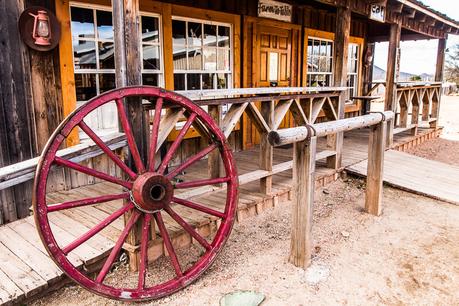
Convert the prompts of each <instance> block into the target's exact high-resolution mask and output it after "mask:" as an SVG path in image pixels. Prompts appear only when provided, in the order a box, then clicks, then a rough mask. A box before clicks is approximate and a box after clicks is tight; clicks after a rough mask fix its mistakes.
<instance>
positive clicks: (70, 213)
mask: <svg viewBox="0 0 459 306" xmlns="http://www.w3.org/2000/svg"><path fill="white" fill-rule="evenodd" d="M437 135H438V130H434V129H430V128H421V129H420V130H419V134H418V135H417V136H412V135H411V134H410V133H409V132H406V133H400V134H398V135H395V143H394V148H398V149H400V150H402V149H403V148H404V147H410V146H412V145H416V144H419V143H420V142H422V141H424V140H427V139H429V138H433V137H436V136H437ZM367 143H368V142H367V130H365V129H362V130H357V131H353V132H348V133H346V134H345V137H344V151H343V165H342V166H343V167H342V168H341V169H338V170H334V169H330V168H327V167H326V163H325V160H324V157H325V156H327V154H326V152H327V151H326V150H325V148H326V143H325V139H321V141H319V148H318V152H319V153H318V157H317V159H318V161H317V170H316V188H319V187H321V186H325V185H326V184H328V183H330V182H332V181H333V180H335V179H337V178H338V175H339V172H341V171H342V170H343V168H344V167H347V166H350V165H354V164H357V163H359V162H361V161H364V160H366V158H367V150H368V147H367ZM320 152H322V153H320ZM259 155H260V153H259V148H258V147H255V148H253V149H249V150H246V151H241V152H237V153H235V158H236V161H237V165H238V172H239V176H240V177H239V178H240V188H239V190H240V195H239V204H238V212H237V220H238V221H241V220H244V219H246V218H249V217H251V216H254V215H257V214H260V213H261V212H262V211H263V210H265V209H268V208H270V207H273V206H276V205H280V203H282V202H285V201H287V200H289V199H290V198H291V189H292V181H293V180H292V171H291V167H292V164H291V158H292V148H290V147H286V148H275V149H274V166H273V170H272V174H274V175H273V186H272V193H271V194H270V195H265V194H262V193H260V192H259V189H260V186H259V180H256V181H253V176H254V175H255V176H256V175H257V173H258V172H257V171H256V170H258V163H257V160H258V158H259ZM391 166H392V167H393V166H395V164H390V165H389V167H391ZM203 167H207V162H206V161H201V162H200V163H197V164H195V165H193V166H192V167H190V168H189V170H188V171H187V172H186V173H185V175H184V176H183V177H182V179H184V180H194V179H200V178H203V175H204V174H203V171H201V169H202V168H203ZM259 171H260V170H259ZM260 175H261V174H260ZM248 176H251V177H248ZM249 181H251V182H249ZM245 182H247V183H245ZM101 191H103V192H110V191H113V193H116V191H119V187H118V186H116V185H113V184H111V183H96V184H93V185H88V186H85V187H80V188H76V189H73V190H69V191H59V192H55V193H52V194H49V200H50V201H51V202H60V201H63V200H66V201H68V200H71V199H77V198H81V196H82V195H85V196H87V197H88V196H96V195H98V194H100V193H101ZM182 196H184V195H183V194H182ZM185 197H186V196H185ZM192 198H193V200H196V202H199V203H202V204H204V205H206V206H208V207H210V208H213V209H215V210H221V209H223V208H224V202H225V201H224V199H225V194H224V192H223V191H218V190H217V191H213V192H209V193H206V194H202V195H199V196H196V197H192ZM121 205H122V201H121V200H118V201H112V202H109V203H104V204H98V205H95V206H93V207H90V208H88V207H85V208H74V209H70V210H66V211H63V212H56V213H54V215H53V216H52V217H51V226H52V227H53V229H54V230H55V231H56V235H57V240H58V242H60V243H63V244H68V243H70V242H71V241H73V240H75V239H76V238H77V237H79V236H81V235H82V234H84V233H85V232H86V231H88V230H89V229H90V228H91V227H94V226H95V225H96V224H98V223H99V222H101V221H102V220H103V219H104V218H106V217H107V216H108V215H109V214H111V213H113V212H114V211H116V210H117V209H119V208H120V206H121ZM176 211H177V212H178V213H182V216H186V221H187V222H188V223H189V224H191V225H193V226H194V227H195V228H196V229H197V231H198V232H199V233H200V234H201V235H202V236H209V235H211V234H212V233H213V231H214V230H215V228H216V222H218V221H217V220H218V218H216V217H212V216H211V217H209V215H206V214H203V213H200V212H197V211H195V210H192V209H190V208H187V207H179V206H177V207H176ZM164 221H165V223H166V227H167V229H168V231H169V233H170V234H171V238H172V241H173V244H174V246H176V247H179V248H180V247H187V246H189V245H190V244H191V243H193V241H192V238H191V237H190V236H189V234H188V233H186V232H184V231H183V229H182V228H181V227H180V226H179V225H178V224H176V223H175V222H174V221H173V220H172V219H171V218H170V217H169V218H167V216H165V220H164ZM123 228H124V223H123V220H122V219H119V220H117V221H115V222H113V223H112V224H111V225H109V226H108V227H107V228H106V229H105V230H103V231H102V232H101V233H100V234H98V235H96V236H95V237H94V238H92V239H90V240H89V241H88V244H85V245H84V246H81V248H78V249H76V250H75V252H74V253H72V256H71V261H72V262H73V263H75V264H76V265H77V266H78V267H80V268H82V269H85V270H86V271H88V273H90V272H91V271H94V270H95V269H97V268H98V267H99V266H100V263H101V262H102V260H103V259H104V258H105V257H106V256H107V255H108V253H109V252H110V250H111V248H112V247H113V245H114V244H115V241H116V240H117V238H118V237H119V235H120V232H121V231H122V229H123ZM155 235H156V237H157V239H155V240H153V241H152V242H150V245H149V258H150V259H151V260H154V259H157V258H159V257H160V256H161V255H163V253H164V247H163V242H162V239H160V238H159V235H158V233H155ZM125 248H129V247H128V246H127V245H125ZM0 256H1V258H0V281H1V283H2V286H1V287H0V302H1V303H2V304H3V303H5V304H11V303H19V302H21V301H25V300H28V299H30V298H33V297H37V296H39V295H40V294H43V293H45V292H48V291H50V290H53V289H55V288H57V287H60V286H62V285H63V284H65V283H66V281H65V280H66V278H65V276H64V275H63V273H62V271H60V269H59V268H58V267H57V266H56V265H55V264H54V263H53V262H52V261H51V260H50V258H49V256H48V254H47V252H46V251H45V249H44V247H43V245H42V243H41V240H40V238H39V236H38V232H37V230H36V228H35V224H34V220H33V217H28V218H25V219H22V220H18V221H15V222H12V223H10V224H7V225H5V226H2V227H1V228H0Z"/></svg>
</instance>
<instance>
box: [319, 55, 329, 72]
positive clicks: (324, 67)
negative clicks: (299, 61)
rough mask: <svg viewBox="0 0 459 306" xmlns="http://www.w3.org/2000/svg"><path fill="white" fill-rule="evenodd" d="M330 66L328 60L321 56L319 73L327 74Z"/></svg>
mask: <svg viewBox="0 0 459 306" xmlns="http://www.w3.org/2000/svg"><path fill="white" fill-rule="evenodd" d="M327 68H328V65H327V58H326V57H324V56H321V57H320V58H319V71H320V72H327V70H328V69H327Z"/></svg>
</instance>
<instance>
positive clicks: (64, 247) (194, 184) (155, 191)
mask: <svg viewBox="0 0 459 306" xmlns="http://www.w3.org/2000/svg"><path fill="white" fill-rule="evenodd" d="M130 97H138V101H139V102H138V103H143V104H144V106H145V105H146V106H147V107H144V109H145V112H146V113H147V114H148V116H149V118H150V122H151V126H150V135H149V140H150V141H149V142H150V144H149V151H148V153H147V154H146V155H148V156H147V158H145V159H148V160H147V161H146V162H144V161H143V160H142V158H141V154H140V153H139V149H138V147H137V144H136V142H135V140H134V135H133V133H132V130H131V127H130V125H129V120H128V116H127V115H126V109H125V106H124V104H123V100H124V99H125V98H130ZM141 101H143V102H141ZM147 102H148V103H147ZM108 103H111V105H113V104H115V105H116V108H117V111H118V117H119V122H120V123H121V126H122V127H123V130H124V132H125V135H126V140H127V144H128V150H129V153H130V156H131V160H132V161H133V163H134V165H135V169H137V170H135V171H133V170H132V169H131V168H130V167H128V166H127V165H126V164H125V163H124V162H123V161H122V160H121V159H120V158H119V157H118V155H116V154H115V153H113V152H112V151H111V150H110V148H109V147H108V146H107V145H106V144H105V143H104V142H103V141H102V140H101V138H99V136H97V135H96V134H95V133H94V131H93V129H91V128H90V127H89V126H88V124H87V123H85V121H84V119H85V118H87V117H88V114H90V113H91V112H92V111H94V110H96V109H98V108H100V107H102V106H104V105H106V104H108ZM177 109H179V110H181V111H183V113H181V114H183V115H185V117H186V118H187V120H186V122H185V124H184V125H183V127H182V128H181V130H180V132H179V133H178V136H177V137H176V139H175V140H174V141H173V143H172V144H171V145H170V147H169V149H168V151H167V153H166V154H165V155H163V157H162V159H160V160H158V158H157V157H156V155H157V154H155V153H157V152H158V150H159V144H158V142H159V140H158V139H163V141H164V139H165V138H164V132H163V131H164V130H169V131H170V130H171V129H170V128H169V129H167V125H170V124H171V123H170V122H166V123H164V122H162V121H163V120H162V117H164V113H165V110H166V112H167V111H171V110H172V111H173V110H177ZM164 121H166V120H164ZM173 124H175V122H174V123H173ZM162 125H165V127H163V126H162ZM75 127H79V128H80V129H81V130H82V131H84V132H85V133H86V134H87V135H88V136H89V138H91V139H92V140H93V141H94V143H95V144H96V145H97V146H98V147H99V148H100V149H101V150H102V151H103V152H104V153H105V154H106V155H107V156H108V157H109V158H110V159H111V160H112V161H113V162H114V163H115V164H116V165H117V167H119V168H120V169H121V171H122V172H123V173H124V176H123V177H124V178H125V179H123V178H119V177H117V176H113V175H111V174H108V173H103V172H101V171H100V170H99V171H98V170H95V169H93V168H90V167H88V166H85V165H81V164H78V163H76V162H73V161H71V160H66V159H64V158H62V157H59V156H58V155H57V154H56V153H57V150H58V148H59V147H60V146H61V144H62V143H63V142H64V141H65V138H66V137H67V136H68V135H69V134H70V132H71V131H72V130H73V129H74V128H75ZM191 127H194V128H195V129H196V130H198V131H200V133H202V134H205V135H203V136H205V137H206V138H208V139H209V145H208V146H207V147H205V148H204V149H203V150H201V151H200V152H198V153H196V154H195V155H193V156H191V157H189V158H187V159H185V161H184V162H183V163H182V164H180V165H179V166H175V167H168V165H169V164H170V162H171V160H172V159H173V157H174V154H175V153H176V151H177V150H178V149H179V147H180V144H181V142H182V140H183V139H184V136H185V134H186V133H187V131H189V130H190V128H191ZM166 136H167V135H166ZM214 150H218V151H219V154H220V157H221V159H222V161H223V165H224V170H225V171H224V172H225V175H224V176H223V177H220V178H212V179H191V180H187V179H185V181H178V182H177V180H176V179H175V178H176V176H177V175H179V174H181V173H183V171H184V170H185V169H187V168H188V167H190V166H192V165H193V164H195V163H196V162H198V161H200V160H201V159H203V158H204V157H205V156H207V155H208V154H209V153H211V152H213V151H214ZM55 167H64V168H69V169H71V170H73V171H77V172H81V173H84V174H86V175H88V176H92V177H95V178H97V179H99V180H102V181H106V182H110V183H111V184H115V185H118V186H121V187H122V189H121V188H120V192H119V193H117V194H113V192H112V194H103V195H100V196H97V197H86V198H85V197H84V196H82V198H81V199H72V200H71V201H67V202H61V203H54V204H50V203H47V197H46V191H47V181H48V177H49V176H50V171H52V170H53V169H54V168H55ZM133 168H134V167H133ZM36 173H37V175H36V178H35V186H34V187H35V191H34V195H35V198H34V201H33V208H34V212H35V221H36V224H37V229H38V231H39V233H40V236H41V238H42V241H43V243H44V245H45V246H46V248H47V250H48V252H49V254H50V255H51V257H52V258H53V260H54V261H55V262H56V264H57V265H58V266H59V267H60V268H61V269H62V270H63V271H64V272H65V273H66V274H67V275H68V276H69V277H70V278H72V279H73V280H74V281H76V282H77V283H79V284H80V285H81V286H83V287H85V288H86V289H88V290H91V291H93V292H95V293H97V294H100V295H103V296H106V297H109V298H115V299H122V300H146V299H155V298H159V297H163V296H166V295H169V294H171V293H173V292H175V291H177V290H179V289H181V288H183V287H185V286H187V285H188V284H190V283H191V282H193V281H194V280H196V278H198V277H199V276H200V275H201V274H202V273H203V272H204V271H205V270H206V269H207V268H208V267H209V266H210V265H211V264H212V262H213V261H214V260H215V257H216V255H217V254H218V252H219V251H220V250H221V248H222V247H223V245H224V243H225V241H226V239H227V238H228V236H229V234H230V232H231V228H232V225H233V222H234V216H235V212H236V201H237V172H236V168H235V164H234V160H233V156H232V153H231V150H230V149H229V147H228V145H227V142H226V140H225V136H224V135H223V133H222V132H221V131H220V129H219V127H218V126H217V125H216V124H215V122H214V121H213V120H212V119H211V117H210V116H209V115H208V114H207V113H206V112H205V111H204V110H203V109H201V108H200V107H198V106H197V105H195V104H194V103H192V102H191V101H190V100H189V99H187V98H185V97H183V96H181V95H179V94H176V93H174V92H170V91H166V90H163V89H160V88H156V87H147V86H139V87H127V88H122V89H116V90H113V91H109V92H106V93H104V94H102V95H100V96H98V97H96V98H94V99H92V100H90V101H89V102H88V103H86V104H85V105H83V106H82V107H80V108H78V109H77V110H75V111H74V112H73V113H72V114H71V115H69V116H68V117H67V118H66V119H65V120H64V122H62V123H61V124H60V125H59V127H58V128H57V130H56V131H55V132H54V134H53V136H52V137H51V139H50V140H49V142H48V144H47V145H46V147H45V149H44V151H43V154H42V156H41V160H40V163H39V165H38V168H37V172H36ZM216 184H222V185H223V186H224V187H226V192H225V195H226V202H223V203H225V205H224V209H217V208H215V207H214V208H211V207H209V206H206V205H205V204H202V203H198V202H195V201H194V200H190V199H186V198H181V197H180V195H179V194H178V193H179V191H181V190H183V189H187V190H188V189H189V188H203V186H207V185H216ZM120 199H123V205H122V206H121V207H120V208H117V210H114V212H111V213H110V214H109V215H108V216H107V217H106V218H105V219H104V220H102V221H101V222H100V223H98V224H96V225H95V226H93V227H92V228H90V229H89V230H87V231H86V232H85V233H84V234H82V235H79V236H77V235H75V237H74V239H73V240H72V241H70V242H69V241H67V243H62V242H59V241H57V240H58V239H57V237H56V236H58V235H56V232H55V228H56V227H54V226H53V224H52V222H50V218H51V217H52V214H56V213H63V212H65V211H66V210H70V209H75V208H77V209H90V208H91V207H90V206H93V205H100V203H107V202H110V203H113V201H114V200H118V202H119V200H120ZM179 208H184V209H186V210H188V211H190V210H192V211H195V212H197V213H200V214H205V215H208V216H210V217H211V218H214V219H218V220H220V221H218V222H216V223H215V224H217V229H216V233H215V235H214V236H213V237H203V236H202V235H201V234H200V233H198V231H197V230H195V228H193V226H191V225H190V224H189V223H188V221H187V216H184V215H183V213H181V212H180V211H182V212H183V211H184V210H180V209H179ZM125 214H126V216H127V217H126V216H125V217H126V220H128V221H127V222H126V224H125V225H124V229H122V230H121V231H120V232H121V233H120V234H119V237H118V238H117V240H116V241H115V245H114V247H113V249H112V250H111V251H110V253H109V256H108V258H107V259H106V260H105V262H104V263H103V265H102V268H101V269H100V271H98V272H97V273H95V275H94V273H93V274H92V275H90V274H87V273H85V272H84V271H83V269H79V268H77V267H76V265H74V264H73V263H72V261H71V260H70V256H71V255H72V252H74V251H75V250H78V248H81V247H82V246H84V245H85V244H87V243H88V241H90V239H91V238H93V237H94V236H96V235H98V234H99V233H100V232H101V231H102V230H104V229H105V228H106V227H107V226H109V225H110V224H112V223H113V222H114V221H115V220H117V219H118V218H121V217H122V216H124V215H125ZM166 217H167V218H168V220H169V221H171V220H174V221H175V222H176V225H177V226H179V227H181V228H182V229H183V230H184V231H185V232H187V233H188V234H189V235H190V236H191V237H192V238H193V239H194V241H196V242H195V243H194V244H193V246H195V247H200V248H201V251H200V252H199V253H196V252H195V254H197V255H196V257H197V258H195V259H193V260H191V261H188V263H187V266H186V267H184V263H181V262H180V258H179V257H180V256H179V254H178V253H177V252H176V249H175V248H174V246H173V243H172V242H171V235H170V233H169V231H170V229H168V226H166V224H165V223H166V222H165V218H166ZM137 222H139V224H141V226H142V227H141V228H142V229H141V233H142V234H141V239H140V240H141V241H140V256H139V258H140V261H139V269H138V270H139V271H138V272H135V273H136V274H135V278H136V282H135V285H132V284H131V286H126V285H117V284H112V283H110V284H109V283H107V275H108V274H110V270H111V268H112V266H113V264H114V263H115V262H116V260H117V259H118V258H119V256H120V253H121V251H122V247H123V244H124V243H125V240H126V237H127V236H128V234H129V232H130V231H131V229H132V228H133V227H134V226H135V225H136V224H137ZM152 224H156V226H157V229H158V230H159V233H158V235H159V236H160V237H161V239H162V241H163V244H164V248H165V250H166V251H167V254H168V256H167V257H162V259H163V260H162V261H161V262H162V263H164V266H159V269H161V272H160V274H161V275H162V278H161V280H160V281H159V282H156V283H154V284H153V282H152V285H150V284H149V283H148V282H147V280H146V278H147V275H151V274H150V269H153V268H155V269H157V268H158V264H156V265H154V266H153V267H152V264H149V260H148V247H149V243H150V241H149V240H150V235H151V234H150V226H151V225H152ZM80 250H82V249H80ZM188 255H189V254H188ZM166 266H167V267H169V269H170V270H171V271H169V272H168V273H169V274H168V273H165V272H164V270H163V269H166V268H167V267H166ZM132 273H134V272H132ZM171 273H173V274H171ZM164 275H170V277H166V279H164V278H165V277H164Z"/></svg>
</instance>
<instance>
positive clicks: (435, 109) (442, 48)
mask: <svg viewBox="0 0 459 306" xmlns="http://www.w3.org/2000/svg"><path fill="white" fill-rule="evenodd" d="M445 52H446V39H445V38H442V39H439V40H438V48H437V63H436V66H435V81H436V82H443V75H444V68H445ZM432 97H433V98H432V113H431V117H432V118H435V119H437V120H435V121H433V122H432V123H431V124H430V126H431V127H432V128H437V127H438V117H439V115H440V103H441V87H440V89H439V91H438V92H434V95H433V96H432Z"/></svg>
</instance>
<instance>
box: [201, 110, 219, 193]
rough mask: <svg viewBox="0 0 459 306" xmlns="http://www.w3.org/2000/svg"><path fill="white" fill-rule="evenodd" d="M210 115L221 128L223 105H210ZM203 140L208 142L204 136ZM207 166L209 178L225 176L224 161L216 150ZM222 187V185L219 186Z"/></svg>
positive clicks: (208, 160) (209, 158)
mask: <svg viewBox="0 0 459 306" xmlns="http://www.w3.org/2000/svg"><path fill="white" fill-rule="evenodd" d="M208 112H209V115H210V116H211V117H212V119H213V120H214V121H215V123H217V124H218V126H221V120H222V106H221V105H209V106H208ZM202 136H203V137H202V138H203V139H205V140H207V139H206V137H204V135H202ZM207 165H208V168H209V177H210V178H217V177H222V176H223V174H224V173H223V172H224V171H223V161H222V159H221V157H220V152H219V151H218V150H214V151H213V152H211V153H210V154H209V155H208V159H207ZM219 185H222V184H219Z"/></svg>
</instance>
